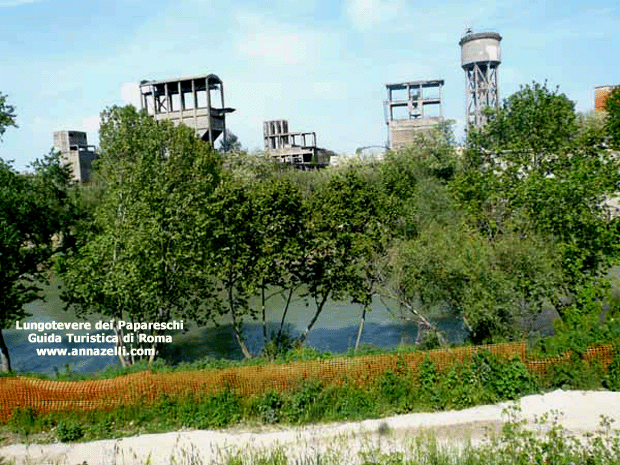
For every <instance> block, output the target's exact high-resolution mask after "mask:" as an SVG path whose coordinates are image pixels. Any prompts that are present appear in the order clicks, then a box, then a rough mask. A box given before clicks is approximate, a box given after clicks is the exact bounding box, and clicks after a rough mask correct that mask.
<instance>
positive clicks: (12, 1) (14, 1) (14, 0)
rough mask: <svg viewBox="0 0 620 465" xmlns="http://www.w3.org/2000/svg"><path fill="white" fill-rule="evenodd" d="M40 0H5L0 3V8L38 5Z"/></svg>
mask: <svg viewBox="0 0 620 465" xmlns="http://www.w3.org/2000/svg"><path fill="white" fill-rule="evenodd" d="M40 1H42V0H6V1H0V8H7V7H11V6H20V5H26V4H28V3H39V2H40Z"/></svg>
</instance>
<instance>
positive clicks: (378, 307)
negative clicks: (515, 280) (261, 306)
mask: <svg viewBox="0 0 620 465" xmlns="http://www.w3.org/2000/svg"><path fill="white" fill-rule="evenodd" d="M44 294H45V296H46V299H45V301H36V302H33V303H31V304H29V305H27V307H26V309H27V311H28V312H29V313H31V314H32V316H30V317H28V318H26V319H25V320H23V322H22V324H24V323H30V322H32V323H39V322H52V321H58V322H79V321H83V320H81V319H79V318H77V317H76V316H75V314H73V313H72V312H67V311H65V310H64V304H63V302H62V301H61V299H60V289H59V287H58V282H57V281H53V282H52V283H51V284H50V285H49V286H47V287H46V288H45V290H44ZM281 309H282V301H277V300H276V299H273V300H272V301H271V302H270V305H269V306H268V308H267V320H268V325H269V330H270V331H271V330H277V327H278V325H279V321H280V318H281V313H280V312H281ZM312 312H313V306H312V305H310V306H309V307H307V306H306V305H305V302H304V301H303V300H301V299H299V298H294V299H293V301H292V303H291V308H290V309H289V312H288V316H287V323H288V326H287V329H288V331H289V332H290V333H291V334H292V335H295V334H298V333H299V332H301V331H302V330H303V329H304V328H305V327H306V326H307V325H308V323H309V321H310V319H311V317H312ZM360 316H361V307H360V306H359V305H354V304H351V303H347V302H336V301H328V302H327V303H326V306H325V309H324V310H323V313H322V314H321V315H320V317H319V319H318V320H317V322H316V324H315V326H314V328H313V330H312V331H311V332H310V333H309V335H308V338H307V340H306V345H308V346H312V347H315V348H317V349H319V350H322V351H323V350H327V351H331V352H333V353H343V352H346V351H347V350H348V349H349V348H351V347H353V346H354V345H355V341H356V338H357V331H358V325H359V320H360ZM99 320H104V321H108V318H105V317H101V316H98V315H93V316H90V317H88V318H87V320H86V321H90V322H91V323H92V324H93V330H91V331H90V333H91V334H96V333H99V332H100V331H94V324H95V322H97V321H99ZM437 321H438V324H439V326H440V327H441V328H442V329H443V330H444V331H445V332H446V335H447V337H448V339H449V340H450V341H458V340H462V339H463V337H464V331H463V328H462V325H461V324H460V322H459V321H457V320H454V319H451V318H441V319H439V320H437ZM219 323H220V325H219V326H217V327H216V326H215V325H213V324H209V325H208V326H205V327H196V326H195V325H194V324H192V322H188V321H184V327H185V329H186V331H184V332H181V331H177V332H174V333H171V334H172V342H171V343H169V344H165V345H164V346H163V348H162V355H163V357H164V358H165V359H167V360H169V361H171V362H175V363H176V362H180V361H193V360H197V359H201V358H204V357H207V356H209V357H214V358H227V359H241V358H242V354H241V350H240V349H239V347H238V345H237V342H236V340H235V338H234V335H233V332H232V326H231V324H230V322H229V321H227V320H226V319H223V320H220V322H219ZM14 328H15V327H13V329H9V330H5V331H4V337H5V340H6V343H7V346H8V347H9V352H10V355H11V362H12V365H13V369H14V370H15V371H16V372H22V373H24V372H37V373H45V374H49V375H54V374H55V373H57V372H61V373H62V372H64V371H65V370H67V369H69V370H70V371H72V372H75V373H94V372H98V371H100V370H102V369H104V368H106V367H107V366H109V365H118V359H117V358H116V357H114V356H100V357H78V356H74V357H71V356H68V355H65V356H60V355H54V356H52V355H38V354H37V351H36V349H37V348H41V347H50V348H67V349H69V350H70V349H72V348H86V347H90V348H95V347H99V348H108V347H113V346H114V344H112V343H108V344H105V343H99V344H97V343H88V344H79V343H69V342H68V340H67V339H68V338H67V337H66V333H67V332H65V333H58V334H60V335H61V336H62V342H61V343H56V344H49V343H32V342H29V341H28V335H29V334H31V333H32V332H33V331H30V330H17V329H14ZM244 332H245V336H246V340H247V344H248V347H249V349H250V351H252V353H254V354H257V353H258V352H259V351H260V350H261V348H262V345H263V330H262V325H261V324H260V322H258V321H255V320H247V321H246V323H245V325H244ZM44 333H47V334H50V333H53V331H45V332H41V333H37V334H39V335H41V334H44ZM71 333H76V334H86V331H71ZM110 334H111V333H110ZM416 334H417V327H416V326H415V325H414V324H412V323H409V322H403V321H399V320H397V319H396V318H395V317H394V316H393V315H392V313H391V312H390V311H388V309H387V308H386V307H385V305H384V304H383V303H382V302H381V300H380V299H378V298H377V299H375V300H374V301H373V304H372V307H371V311H370V312H368V313H367V316H366V323H365V326H364V332H363V336H362V343H363V344H372V345H374V346H381V347H392V346H396V345H398V344H400V343H412V342H413V341H415V339H416Z"/></svg>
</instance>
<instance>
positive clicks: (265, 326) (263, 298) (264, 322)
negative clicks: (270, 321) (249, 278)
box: [260, 279, 267, 347]
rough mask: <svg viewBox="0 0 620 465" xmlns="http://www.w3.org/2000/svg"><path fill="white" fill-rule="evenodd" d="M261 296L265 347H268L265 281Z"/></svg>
mask: <svg viewBox="0 0 620 465" xmlns="http://www.w3.org/2000/svg"><path fill="white" fill-rule="evenodd" d="M260 294H261V307H262V311H263V347H267V315H266V312H265V280H264V279H263V283H262V286H261V289H260Z"/></svg>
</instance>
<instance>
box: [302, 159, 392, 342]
mask: <svg viewBox="0 0 620 465" xmlns="http://www.w3.org/2000/svg"><path fill="white" fill-rule="evenodd" d="M374 189H376V186H372V185H371V184H369V183H368V182H367V181H366V180H365V179H364V178H363V177H362V176H361V175H360V173H359V172H358V171H357V170H346V171H345V172H344V173H342V174H339V173H336V174H334V175H332V176H331V177H330V178H328V179H327V180H326V181H324V182H321V183H319V184H318V185H316V187H315V191H314V192H313V194H312V195H311V196H310V197H309V198H307V199H306V205H307V207H306V209H305V211H306V213H307V219H306V228H307V241H308V242H307V243H308V246H307V248H306V251H305V257H304V260H303V262H302V263H303V267H301V268H300V276H299V279H300V281H301V282H303V283H304V285H305V287H306V292H307V297H308V298H309V299H311V300H312V301H313V302H314V314H313V316H312V317H311V319H310V322H309V323H308V325H307V326H306V328H305V329H304V330H303V332H302V334H301V335H300V336H299V339H298V340H299V342H300V343H303V342H304V341H305V339H306V337H307V336H308V333H309V332H310V331H311V330H312V328H313V327H314V324H315V323H316V321H317V319H318V318H319V316H320V315H321V313H322V312H323V310H324V308H325V303H326V302H327V299H329V298H331V299H334V300H343V299H345V298H351V299H352V300H353V302H357V303H360V304H361V305H362V307H363V308H364V309H367V308H368V306H369V304H370V299H371V297H372V292H373V288H372V286H371V285H370V280H369V276H368V274H367V273H370V270H366V269H365V267H366V266H370V257H371V255H372V253H373V250H374V244H373V240H374V239H376V238H377V237H378V236H379V235H380V231H381V224H380V221H379V213H378V211H377V210H378V205H377V202H376V200H377V197H376V196H375V195H374Z"/></svg>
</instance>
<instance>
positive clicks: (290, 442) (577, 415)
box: [0, 390, 620, 465]
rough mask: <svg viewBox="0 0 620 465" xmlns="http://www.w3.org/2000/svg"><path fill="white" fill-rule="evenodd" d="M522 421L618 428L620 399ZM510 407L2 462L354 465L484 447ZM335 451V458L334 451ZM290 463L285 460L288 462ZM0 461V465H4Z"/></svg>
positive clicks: (555, 408)
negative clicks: (424, 451) (268, 455)
mask: <svg viewBox="0 0 620 465" xmlns="http://www.w3.org/2000/svg"><path fill="white" fill-rule="evenodd" d="M518 403H519V404H520V408H521V412H520V414H519V416H520V418H523V419H526V420H528V422H529V424H530V427H531V428H540V427H539V426H536V425H535V424H534V420H535V418H537V417H540V416H541V415H543V414H545V413H550V412H560V413H561V415H560V418H559V423H560V424H562V426H563V427H564V428H565V429H566V430H567V431H568V432H570V433H574V434H584V433H587V432H595V431H597V430H599V429H600V420H601V415H605V416H606V417H608V418H610V419H611V420H612V428H614V429H617V428H620V392H606V391H596V392H594V391H562V390H557V391H554V392H550V393H547V394H544V395H532V396H527V397H523V398H522V399H521V400H520V401H519V402H518ZM513 404H514V403H511V402H505V403H501V404H497V405H485V406H480V407H474V408H470V409H466V410H460V411H448V412H439V413H416V414H408V415H397V416H393V417H389V418H383V419H380V420H366V421H362V422H355V423H336V424H326V425H314V426H306V427H299V428H279V429H276V428H271V429H266V430H261V431H250V430H241V429H233V430H220V431H181V432H174V433H165V434H150V435H143V436H135V437H129V438H124V439H116V440H102V441H95V442H89V443H77V444H60V443H58V444H47V445H37V444H31V445H23V444H17V445H11V446H7V447H3V448H0V458H2V459H4V460H5V461H8V463H12V462H15V463H16V464H54V465H61V464H63V465H65V464H66V465H78V464H79V465H81V464H83V463H84V462H86V463H88V465H112V464H115V465H130V464H131V465H134V464H140V465H142V464H145V463H150V464H151V465H159V464H162V465H164V464H165V465H168V464H199V463H200V464H210V463H218V462H219V460H218V459H221V458H222V457H223V456H226V455H227V454H229V453H233V454H234V453H237V452H240V453H242V454H243V453H246V454H247V453H248V452H249V451H253V452H256V451H266V450H269V449H271V448H273V447H281V448H282V449H284V450H285V451H286V453H287V455H288V454H292V455H294V456H295V457H297V458H311V457H318V456H321V457H326V456H329V455H330V454H332V455H333V454H340V457H339V458H338V461H339V462H340V463H354V462H357V461H358V460H359V451H360V450H372V449H373V448H375V449H376V447H377V446H379V447H380V449H381V451H382V452H388V451H395V450H403V448H404V447H406V445H407V444H411V441H413V440H415V438H416V437H420V436H421V437H424V435H425V434H427V432H429V431H431V432H432V433H433V434H434V435H435V437H436V438H437V439H438V440H439V441H440V442H446V443H448V444H450V445H451V446H455V445H456V447H458V445H459V444H464V443H465V442H467V441H471V442H472V443H474V444H475V443H479V442H481V441H484V440H485V438H486V437H487V435H488V434H489V432H491V433H492V432H497V431H499V430H500V429H501V425H502V424H503V423H504V422H505V421H506V420H507V417H506V415H503V414H502V412H503V411H504V409H505V408H506V407H508V406H509V405H513ZM335 451H339V452H335ZM288 456H289V457H290V455H288ZM4 463H6V462H3V461H2V460H0V464H4Z"/></svg>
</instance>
